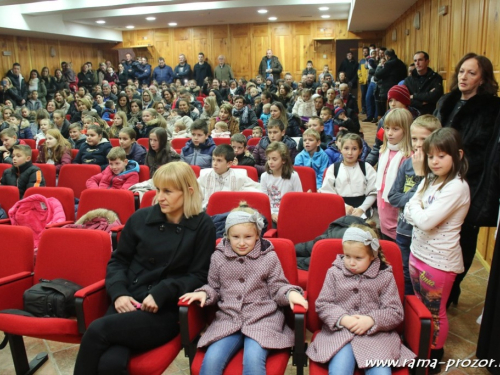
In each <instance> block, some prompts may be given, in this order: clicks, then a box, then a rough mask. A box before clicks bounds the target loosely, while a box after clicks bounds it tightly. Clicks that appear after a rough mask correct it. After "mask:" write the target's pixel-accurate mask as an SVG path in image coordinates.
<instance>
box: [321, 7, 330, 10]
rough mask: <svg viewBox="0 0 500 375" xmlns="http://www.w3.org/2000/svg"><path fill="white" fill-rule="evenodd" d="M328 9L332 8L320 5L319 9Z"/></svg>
mask: <svg viewBox="0 0 500 375" xmlns="http://www.w3.org/2000/svg"><path fill="white" fill-rule="evenodd" d="M328 9H330V8H328V7H319V10H328Z"/></svg>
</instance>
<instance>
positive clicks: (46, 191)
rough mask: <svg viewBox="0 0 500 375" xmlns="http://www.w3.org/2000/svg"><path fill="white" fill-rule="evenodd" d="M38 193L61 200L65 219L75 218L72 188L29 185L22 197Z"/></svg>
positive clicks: (72, 219)
mask: <svg viewBox="0 0 500 375" xmlns="http://www.w3.org/2000/svg"><path fill="white" fill-rule="evenodd" d="M34 194H40V195H43V196H44V197H46V198H56V199H57V200H58V201H59V202H61V204H62V206H63V210H64V214H65V215H66V220H71V221H74V220H75V194H74V193H73V190H71V189H70V188H66V187H48V186H47V187H30V188H29V189H28V190H26V193H24V197H29V196H30V195H34Z"/></svg>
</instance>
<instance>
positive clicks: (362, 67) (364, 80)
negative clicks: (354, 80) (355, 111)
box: [358, 47, 370, 114]
mask: <svg viewBox="0 0 500 375" xmlns="http://www.w3.org/2000/svg"><path fill="white" fill-rule="evenodd" d="M368 54H369V50H368V47H363V58H362V59H361V60H359V64H358V82H359V87H360V89H361V109H362V112H361V113H363V114H364V113H366V91H367V90H368V84H369V82H368V70H370V67H369V66H368Z"/></svg>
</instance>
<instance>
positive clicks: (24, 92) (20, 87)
mask: <svg viewBox="0 0 500 375" xmlns="http://www.w3.org/2000/svg"><path fill="white" fill-rule="evenodd" d="M6 76H7V77H9V78H10V80H11V82H12V85H13V86H14V87H15V88H16V89H17V94H18V95H19V96H20V97H21V98H22V101H21V103H17V104H18V105H23V104H24V103H26V100H27V99H28V87H27V86H26V81H25V80H24V78H23V76H22V75H21V65H20V64H19V63H17V62H16V63H14V64H13V65H12V69H11V70H9V71H8V72H7V75H6Z"/></svg>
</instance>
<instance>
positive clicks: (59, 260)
mask: <svg viewBox="0 0 500 375" xmlns="http://www.w3.org/2000/svg"><path fill="white" fill-rule="evenodd" d="M110 256H111V238H110V236H109V234H108V233H106V232H104V231H100V230H81V229H69V228H52V229H48V230H45V231H43V233H42V237H41V239H40V244H39V246H38V253H37V258H36V265H35V275H34V280H36V281H38V280H40V279H47V280H53V279H57V278H62V279H66V280H71V281H73V282H75V283H77V284H79V285H81V286H83V287H85V286H88V285H90V284H93V283H95V282H97V281H99V280H102V279H104V278H105V276H106V266H107V264H108V261H109V258H110Z"/></svg>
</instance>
